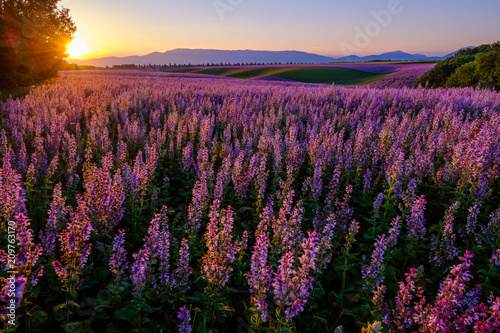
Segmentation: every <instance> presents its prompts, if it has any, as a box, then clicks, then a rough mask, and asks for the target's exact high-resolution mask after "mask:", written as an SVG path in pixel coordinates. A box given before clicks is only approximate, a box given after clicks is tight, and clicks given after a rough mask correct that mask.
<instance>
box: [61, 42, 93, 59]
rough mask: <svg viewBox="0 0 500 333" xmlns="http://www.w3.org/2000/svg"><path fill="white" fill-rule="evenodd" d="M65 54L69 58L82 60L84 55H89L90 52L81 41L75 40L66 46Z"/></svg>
mask: <svg viewBox="0 0 500 333" xmlns="http://www.w3.org/2000/svg"><path fill="white" fill-rule="evenodd" d="M66 52H67V53H68V54H69V58H73V59H74V58H79V59H83V58H85V55H88V54H89V52H90V50H89V49H87V47H86V46H85V44H84V43H83V41H82V40H80V39H79V38H75V39H73V40H72V41H71V43H69V44H68V46H67V51H66Z"/></svg>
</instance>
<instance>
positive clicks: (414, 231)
mask: <svg viewBox="0 0 500 333" xmlns="http://www.w3.org/2000/svg"><path fill="white" fill-rule="evenodd" d="M425 204H426V201H425V199H424V196H423V195H422V196H421V197H418V198H416V199H415V201H414V202H413V203H412V204H411V206H410V215H409V216H408V218H407V225H408V226H407V228H406V229H407V232H408V237H410V238H414V239H415V240H419V239H422V238H423V237H424V235H425V232H426V229H425V218H424V211H425Z"/></svg>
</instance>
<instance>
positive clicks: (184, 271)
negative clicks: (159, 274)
mask: <svg viewBox="0 0 500 333" xmlns="http://www.w3.org/2000/svg"><path fill="white" fill-rule="evenodd" d="M189 260H190V255H189V244H188V241H187V239H185V238H184V239H183V240H182V242H181V246H180V247H179V258H178V259H177V267H176V269H175V270H174V272H173V273H172V279H171V288H175V287H178V286H182V287H183V290H184V291H186V290H187V288H188V284H189V276H190V275H191V274H192V273H193V269H192V268H191V266H190V265H189Z"/></svg>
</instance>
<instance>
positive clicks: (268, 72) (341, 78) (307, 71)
mask: <svg viewBox="0 0 500 333" xmlns="http://www.w3.org/2000/svg"><path fill="white" fill-rule="evenodd" d="M165 72H169V73H191V74H209V75H217V76H225V77H233V78H239V79H251V78H257V77H262V76H274V77H279V78H283V79H287V80H292V81H298V82H304V83H328V84H332V83H335V84H340V85H353V84H367V83H371V82H373V81H376V80H378V79H380V78H381V77H383V76H385V75H386V74H373V73H367V72H363V71H358V70H354V69H347V68H336V67H252V68H231V67H215V68H200V67H196V68H193V67H191V68H180V69H172V70H166V71H165Z"/></svg>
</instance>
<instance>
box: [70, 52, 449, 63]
mask: <svg viewBox="0 0 500 333" xmlns="http://www.w3.org/2000/svg"><path fill="white" fill-rule="evenodd" d="M456 52H458V51H456ZM456 52H453V53H450V54H448V55H446V56H444V57H428V56H426V55H423V54H409V53H406V52H403V51H395V52H387V53H383V54H378V55H370V56H365V57H358V56H355V55H351V56H347V57H341V58H333V57H327V56H322V55H318V54H314V53H307V52H301V51H253V50H235V51H226V50H208V49H175V50H171V51H166V52H164V53H161V52H153V53H150V54H147V55H143V56H128V57H103V58H94V59H86V60H72V59H70V60H69V61H70V62H73V63H76V64H78V65H93V66H97V67H106V66H113V65H126V64H135V65H148V64H154V65H169V64H171V65H174V64H176V65H188V64H191V65H200V64H221V63H222V64H249V63H264V64H268V63H281V64H286V63H306V64H311V63H331V62H364V61H424V60H443V59H446V58H447V57H450V56H452V55H454V54H455V53H456Z"/></svg>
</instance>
